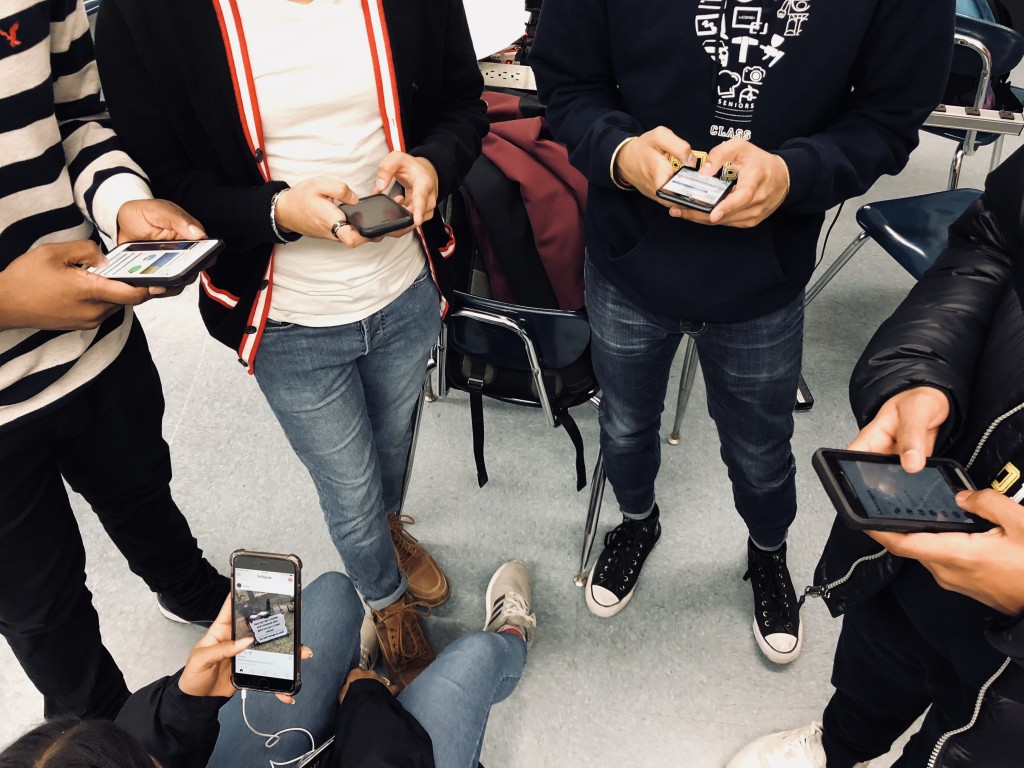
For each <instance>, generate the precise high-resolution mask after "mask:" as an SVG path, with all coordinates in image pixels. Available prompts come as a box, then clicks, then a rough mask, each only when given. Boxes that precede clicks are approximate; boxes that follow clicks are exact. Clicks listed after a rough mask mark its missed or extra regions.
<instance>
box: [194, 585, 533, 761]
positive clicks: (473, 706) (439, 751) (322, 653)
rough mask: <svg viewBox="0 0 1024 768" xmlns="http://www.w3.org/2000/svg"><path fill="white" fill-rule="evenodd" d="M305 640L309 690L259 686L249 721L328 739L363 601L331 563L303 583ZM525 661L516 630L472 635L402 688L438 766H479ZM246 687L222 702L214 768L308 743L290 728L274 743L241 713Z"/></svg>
mask: <svg viewBox="0 0 1024 768" xmlns="http://www.w3.org/2000/svg"><path fill="white" fill-rule="evenodd" d="M302 597H303V602H302V608H303V617H302V641H303V644H304V645H307V646H309V647H310V648H311V649H312V650H313V654H314V656H313V658H312V659H309V660H307V661H304V662H302V690H301V691H300V692H299V693H298V695H296V697H295V704H293V705H288V704H282V703H281V702H280V701H278V700H277V699H276V698H275V697H274V696H273V695H272V694H267V693H257V692H254V693H252V694H251V695H250V696H249V701H248V702H247V703H246V711H247V714H248V716H249V722H251V723H252V724H253V727H254V728H256V729H257V730H260V731H263V732H264V733H274V732H276V731H278V730H281V729H284V728H290V727H299V728H305V729H306V730H308V731H309V732H310V733H311V734H312V735H313V737H314V739H315V740H316V745H317V746H320V745H321V744H322V743H323V742H324V741H325V740H326V739H327V738H328V737H329V736H330V735H331V726H332V723H333V721H334V712H335V710H336V709H337V707H338V692H339V691H340V690H341V686H342V685H343V684H344V682H345V678H346V677H348V673H349V672H350V671H351V670H352V669H353V668H354V667H355V666H356V665H357V664H358V663H359V627H360V624H361V623H362V620H363V606H362V603H361V602H360V600H359V596H358V595H357V594H356V591H355V590H354V589H353V588H352V584H351V582H350V581H349V580H348V579H347V578H346V577H345V576H343V575H342V574H340V573H325V574H324V575H323V576H320V577H319V578H318V579H316V580H314V581H313V582H312V583H311V584H310V585H309V586H308V587H307V588H306V589H304V590H303V593H302ZM525 664H526V643H525V642H523V640H522V639H521V638H520V637H518V636H517V635H514V634H511V633H502V634H495V633H493V632H473V633H470V634H468V635H463V636H462V637H460V638H459V639H458V640H456V641H455V642H454V643H452V644H451V645H450V646H448V647H447V648H446V649H445V650H444V652H443V653H441V655H440V656H438V657H437V659H436V660H435V661H434V662H433V663H432V664H431V665H430V666H429V667H427V669H426V671H424V672H423V673H422V674H421V675H420V676H419V677H417V678H416V680H414V681H413V683H412V685H410V686H409V687H408V688H406V689H405V691H403V692H402V694H401V695H400V696H399V697H398V700H399V701H400V702H401V704H402V706H403V707H405V709H406V711H407V712H409V713H410V714H411V715H412V716H413V717H415V718H416V720H417V721H419V723H420V725H422V726H423V728H424V729H425V730H426V731H427V733H428V734H429V735H430V740H431V742H432V743H433V749H434V762H435V764H436V765H437V768H476V765H477V763H478V761H479V759H480V747H481V745H482V744H483V738H484V730H485V728H486V726H487V718H488V716H489V714H490V710H491V706H492V705H493V704H496V703H498V702H499V701H501V700H502V699H504V698H506V697H507V696H509V694H511V693H512V691H513V690H515V687H516V685H517V684H518V683H519V678H520V677H521V676H522V673H523V667H524V666H525ZM241 707H242V704H241V697H240V696H235V697H234V698H232V699H231V701H229V702H228V703H227V704H226V705H224V707H223V708H222V709H221V711H220V717H219V719H220V724H221V731H220V735H219V737H218V738H217V745H216V747H215V749H214V752H213V755H212V756H211V757H210V761H209V762H208V763H207V765H208V766H209V768H225V767H226V766H243V765H244V766H259V765H267V764H268V761H269V760H275V761H278V762H281V761H285V760H289V759H291V758H294V757H297V756H298V755H300V754H303V753H304V752H305V751H306V750H308V749H309V739H308V738H306V737H305V736H303V735H302V734H296V733H288V734H285V735H284V736H283V737H282V738H281V741H280V742H279V743H278V744H277V745H276V746H274V747H273V748H272V749H267V748H266V747H265V746H264V742H265V741H266V739H264V738H261V737H259V736H256V735H255V734H253V733H250V732H249V730H248V729H247V728H246V727H245V724H244V723H243V722H242V712H241Z"/></svg>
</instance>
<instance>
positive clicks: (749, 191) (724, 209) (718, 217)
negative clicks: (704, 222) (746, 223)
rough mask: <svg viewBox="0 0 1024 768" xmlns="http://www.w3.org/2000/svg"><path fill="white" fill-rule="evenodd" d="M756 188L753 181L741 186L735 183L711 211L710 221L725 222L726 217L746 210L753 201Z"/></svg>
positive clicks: (713, 222) (714, 222) (715, 222)
mask: <svg viewBox="0 0 1024 768" xmlns="http://www.w3.org/2000/svg"><path fill="white" fill-rule="evenodd" d="M756 188H757V186H756V183H753V182H748V183H746V184H744V185H742V186H741V185H739V184H737V185H736V186H735V188H734V189H733V191H732V192H731V193H730V194H728V195H726V197H725V199H724V200H722V202H720V203H719V204H718V205H716V206H715V209H714V210H713V211H711V214H710V219H711V223H712V224H725V223H727V222H726V221H725V219H726V218H728V217H730V216H734V215H736V214H738V213H740V212H746V211H747V210H748V208H749V207H750V206H751V204H752V203H753V202H754V191H755V190H756Z"/></svg>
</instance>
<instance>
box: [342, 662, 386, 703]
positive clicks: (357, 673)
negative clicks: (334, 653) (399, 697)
mask: <svg viewBox="0 0 1024 768" xmlns="http://www.w3.org/2000/svg"><path fill="white" fill-rule="evenodd" d="M356 680H376V681H377V682H378V683H380V684H381V685H383V686H384V687H385V688H387V689H388V690H389V691H391V693H392V694H394V692H395V686H394V685H392V684H391V681H390V680H388V679H387V678H386V677H381V676H380V675H378V674H377V673H376V672H374V671H373V670H372V669H362V668H361V667H356V668H355V669H353V670H352V671H351V672H349V673H348V677H346V678H345V684H344V685H343V686H341V691H339V692H338V703H339V704H341V702H343V701H344V700H345V696H346V694H348V689H349V686H350V685H352V683H354V682H355V681H356Z"/></svg>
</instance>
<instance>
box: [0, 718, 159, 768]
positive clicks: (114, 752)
mask: <svg viewBox="0 0 1024 768" xmlns="http://www.w3.org/2000/svg"><path fill="white" fill-rule="evenodd" d="M154 765H155V763H154V761H153V758H151V757H150V756H149V755H147V754H146V750H144V749H143V748H142V745H141V744H139V742H137V741H136V740H135V739H134V738H133V737H132V736H131V734H129V733H128V732H127V731H126V730H124V729H123V728H121V727H120V726H118V725H115V724H114V723H113V722H111V721H110V720H78V719H76V718H73V717H72V718H63V719H60V720H51V721H50V722H48V723H43V724H42V725H40V726H39V727H38V728H33V729H32V730H31V731H29V732H28V733H26V734H25V735H24V736H22V737H21V738H20V739H18V740H17V741H15V742H14V743H13V744H11V745H10V746H9V747H7V749H5V750H4V751H3V752H0V768H57V766H60V768H153V766H154Z"/></svg>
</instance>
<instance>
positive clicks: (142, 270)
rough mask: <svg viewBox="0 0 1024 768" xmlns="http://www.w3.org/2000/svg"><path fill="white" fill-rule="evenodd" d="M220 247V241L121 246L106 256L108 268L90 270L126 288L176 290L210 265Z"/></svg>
mask: <svg viewBox="0 0 1024 768" xmlns="http://www.w3.org/2000/svg"><path fill="white" fill-rule="evenodd" d="M223 248H224V241H223V240H155V241H151V242H141V241H140V242H132V243H122V244H121V245H119V246H117V247H116V248H114V249H113V250H112V251H111V252H110V253H108V254H107V262H108V264H107V266H105V267H102V268H100V269H91V268H90V270H89V271H90V272H93V273H95V274H97V275H99V276H100V277H106V278H109V279H111V280H119V281H120V282H122V283H127V284H128V285H135V286H150V285H155V286H162V287H165V288H177V287H178V286H182V285H188V284H189V283H190V282H192V280H194V279H195V277H196V275H198V274H199V273H200V272H201V271H202V270H204V269H207V268H209V267H211V266H213V263H214V262H215V261H216V260H217V254H219V253H220V252H221V250H222V249H223Z"/></svg>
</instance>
